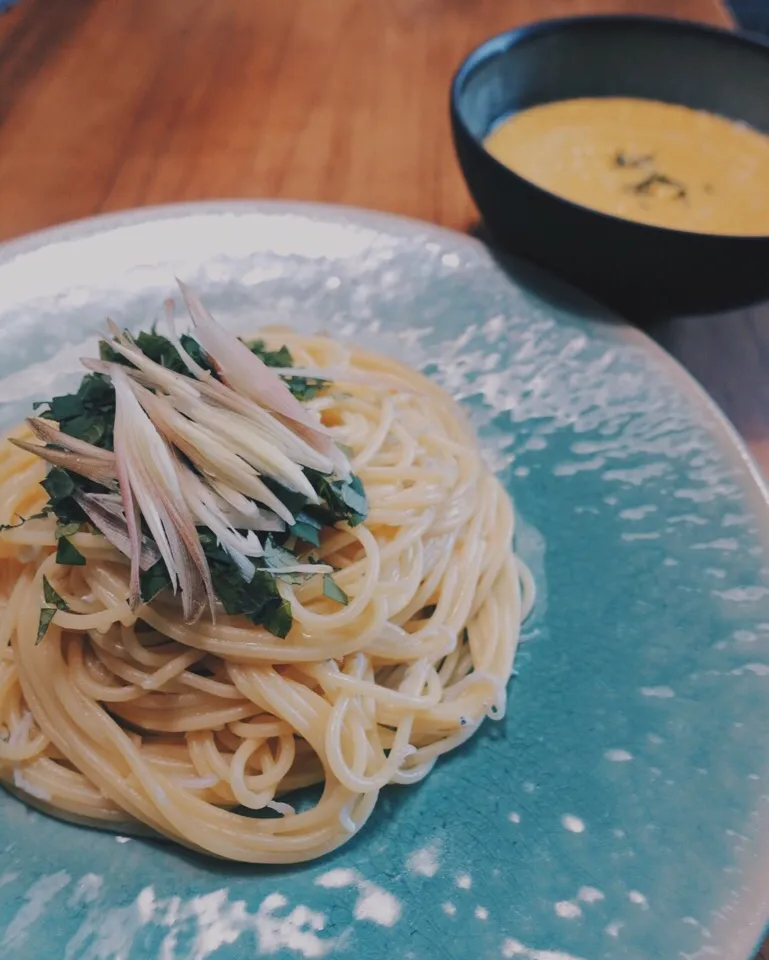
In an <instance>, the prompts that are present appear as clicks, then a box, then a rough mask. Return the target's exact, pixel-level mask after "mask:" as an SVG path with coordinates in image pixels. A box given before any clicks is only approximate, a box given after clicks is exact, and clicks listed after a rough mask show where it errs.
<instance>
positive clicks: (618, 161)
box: [614, 150, 654, 168]
mask: <svg viewBox="0 0 769 960" xmlns="http://www.w3.org/2000/svg"><path fill="white" fill-rule="evenodd" d="M653 160H654V154H653V153H636V154H632V153H625V152H624V151H622V150H618V151H617V152H616V154H615V155H614V165H615V166H617V167H633V168H637V167H645V166H647V164H650V163H652V162H653Z"/></svg>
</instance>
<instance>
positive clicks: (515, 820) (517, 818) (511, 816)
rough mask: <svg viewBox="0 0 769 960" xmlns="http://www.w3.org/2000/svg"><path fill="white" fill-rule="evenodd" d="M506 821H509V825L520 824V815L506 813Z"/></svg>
mask: <svg viewBox="0 0 769 960" xmlns="http://www.w3.org/2000/svg"><path fill="white" fill-rule="evenodd" d="M507 819H508V820H509V821H510V823H520V822H521V815H520V813H508V815H507Z"/></svg>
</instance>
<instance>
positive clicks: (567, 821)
mask: <svg viewBox="0 0 769 960" xmlns="http://www.w3.org/2000/svg"><path fill="white" fill-rule="evenodd" d="M561 826H562V827H563V828H564V830H568V831H569V833H584V832H585V824H584V822H583V821H582V820H580V819H579V817H575V816H574V814H572V813H565V814H564V815H563V816H562V817H561Z"/></svg>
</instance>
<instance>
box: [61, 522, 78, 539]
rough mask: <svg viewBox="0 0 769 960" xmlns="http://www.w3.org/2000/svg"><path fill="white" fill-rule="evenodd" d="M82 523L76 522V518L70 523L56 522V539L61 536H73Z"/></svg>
mask: <svg viewBox="0 0 769 960" xmlns="http://www.w3.org/2000/svg"><path fill="white" fill-rule="evenodd" d="M81 526H82V524H80V523H78V522H77V521H76V520H73V521H72V522H71V523H57V524H56V534H55V536H56V539H57V540H61V538H62V537H73V536H74V535H75V534H76V533H77V532H78V530H79V529H80V527H81Z"/></svg>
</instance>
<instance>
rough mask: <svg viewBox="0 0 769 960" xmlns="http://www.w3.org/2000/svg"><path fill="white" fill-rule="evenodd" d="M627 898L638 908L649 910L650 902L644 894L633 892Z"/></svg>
mask: <svg viewBox="0 0 769 960" xmlns="http://www.w3.org/2000/svg"><path fill="white" fill-rule="evenodd" d="M627 897H628V900H629V901H630V902H631V903H635V904H636V905H637V906H639V907H643V908H644V910H646V909H648V906H649V901H648V900H647V899H646V897H645V896H644V895H643V894H642V893H639V891H638V890H631V891H630V893H629V894H628V895H627Z"/></svg>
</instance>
